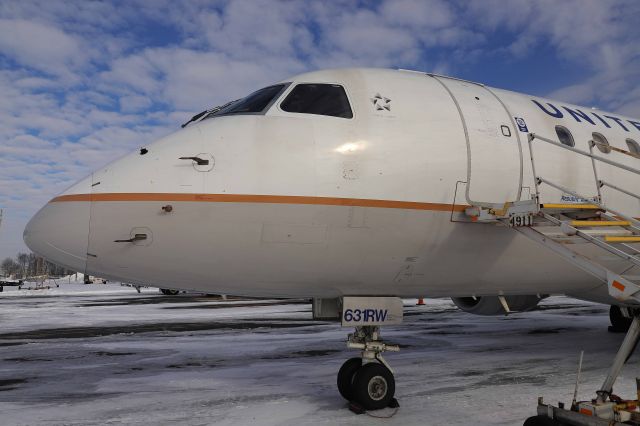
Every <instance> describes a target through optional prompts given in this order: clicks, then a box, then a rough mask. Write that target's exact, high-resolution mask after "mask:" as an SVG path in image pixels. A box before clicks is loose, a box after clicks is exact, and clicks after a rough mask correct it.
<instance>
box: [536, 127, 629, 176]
mask: <svg viewBox="0 0 640 426" xmlns="http://www.w3.org/2000/svg"><path fill="white" fill-rule="evenodd" d="M528 137H529V142H533V140H534V139H539V140H541V141H544V142H547V143H550V144H551V145H555V146H558V147H560V148H563V149H566V150H568V151H572V152H575V153H577V154H580V155H584V156H585V157H589V158H593V159H594V160H598V161H602V162H603V163H607V164H610V165H612V166H615V167H619V168H621V169H624V170H626V171H628V172H631V173H635V174H637V175H640V169H636V168H633V167H631V166H627V165H626V164H622V163H618V162H617V161H613V160H609V159H608V158H604V157H601V156H599V155H595V154H591V153H589V152H587V151H583V150H581V149H578V148H574V147H572V146H568V145H565V144H563V143H561V142H556V141H554V140H552V139H549V138H545V137H544V136H540V135H537V134H535V133H529V136H528Z"/></svg>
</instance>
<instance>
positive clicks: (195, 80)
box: [0, 0, 640, 259]
mask: <svg viewBox="0 0 640 426" xmlns="http://www.w3.org/2000/svg"><path fill="white" fill-rule="evenodd" d="M638 22H640V2H639V1H637V0H562V1H558V0H538V1H536V0H509V1H505V0H452V1H444V0H389V1H357V0H335V1H330V0H329V1H298V0H291V1H276V0H233V1H216V0H211V1H204V0H203V1H201V0H192V1H176V0H153V1H146V0H127V1H91V0H82V1H80V0H79V1H69V0H67V1H56V0H46V1H29V0H20V1H11V0H3V1H2V2H0V141H1V142H0V208H1V209H4V219H3V222H2V225H1V226H0V259H2V258H4V257H7V256H14V255H15V254H16V253H17V252H18V251H25V250H26V247H25V246H24V243H23V242H22V231H23V229H24V226H25V225H26V223H27V222H28V220H29V219H30V218H31V216H32V215H33V214H34V213H35V212H36V211H37V210H38V209H39V208H40V207H42V205H44V204H45V203H46V202H47V201H48V200H50V199H51V198H53V197H54V196H55V195H56V194H58V193H60V192H62V191H63V190H64V189H65V188H67V187H69V186H70V185H71V184H72V183H74V182H75V181H77V180H79V179H80V178H82V177H84V176H86V175H88V174H89V173H90V172H91V171H92V170H95V169H97V168H99V167H101V166H103V165H105V164H107V163H109V162H110V161H112V160H114V159H116V158H118V157H121V156H122V155H124V154H125V153H127V152H129V151H132V150H135V149H137V148H139V147H141V146H143V145H146V144H147V143H149V142H151V141H153V140H155V139H157V138H159V137H161V136H164V135H166V134H168V133H171V132H173V131H175V130H177V129H178V128H179V125H180V124H181V123H183V122H185V121H186V120H188V119H189V118H190V117H191V116H192V115H193V114H194V113H197V112H199V111H202V110H204V109H207V108H209V107H212V106H215V105H219V104H222V103H225V102H227V101H229V100H231V99H237V98H239V97H242V96H244V95H246V94H248V93H250V92H252V91H253V90H255V89H258V88H260V87H262V86H264V85H267V84H269V83H272V82H276V81H280V80H283V79H286V78H287V77H290V76H292V75H295V74H298V73H301V72H305V71H309V70H315V69H322V68H336V67H353V66H358V67H386V68H406V69H414V70H420V71H428V72H436V73H440V74H446V75H451V76H456V77H460V78H464V79H468V80H473V81H478V82H482V83H486V84H488V85H491V86H494V87H499V88H505V89H510V90H515V91H519V92H524V93H529V94H533V95H538V96H547V97H551V98H554V99H559V100H563V101H566V102H573V103H577V104H582V105H586V106H596V107H598V108H600V109H603V110H607V111H611V112H617V113H621V114H625V115H630V116H635V117H640V85H638V84H637V82H638V80H639V77H640V25H638Z"/></svg>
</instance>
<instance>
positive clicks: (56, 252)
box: [23, 194, 91, 272]
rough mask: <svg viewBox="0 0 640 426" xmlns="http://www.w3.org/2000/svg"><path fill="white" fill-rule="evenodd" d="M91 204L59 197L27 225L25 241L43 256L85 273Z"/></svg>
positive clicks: (24, 235) (32, 249) (24, 234)
mask: <svg viewBox="0 0 640 426" xmlns="http://www.w3.org/2000/svg"><path fill="white" fill-rule="evenodd" d="M90 208H91V206H90V203H89V202H88V201H73V198H72V197H68V196H67V197H66V198H65V196H64V194H63V196H61V197H56V198H54V199H53V200H51V201H50V202H49V203H48V204H47V205H45V206H44V207H43V208H42V209H41V210H40V211H39V212H38V213H36V215H35V216H34V217H33V218H31V220H30V221H29V223H28V224H27V226H26V228H25V230H24V233H23V239H24V242H25V244H26V245H27V247H29V248H30V249H31V251H33V252H34V253H36V254H37V255H39V256H42V257H44V258H46V259H47V260H49V261H51V262H53V263H56V264H58V265H61V266H64V267H66V268H68V269H71V270H73V271H78V272H83V271H84V270H85V268H86V262H87V245H88V238H89V213H90Z"/></svg>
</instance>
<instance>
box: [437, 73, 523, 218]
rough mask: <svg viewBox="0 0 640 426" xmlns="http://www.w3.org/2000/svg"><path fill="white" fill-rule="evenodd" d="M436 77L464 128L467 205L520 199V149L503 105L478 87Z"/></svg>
mask: <svg viewBox="0 0 640 426" xmlns="http://www.w3.org/2000/svg"><path fill="white" fill-rule="evenodd" d="M434 77H435V76H434ZM435 78H437V79H438V80H439V81H440V83H441V84H443V85H444V86H445V88H446V89H447V91H448V92H449V94H450V95H451V97H452V99H453V101H454V102H455V103H456V106H457V108H458V111H459V113H460V118H461V120H462V123H463V126H464V128H465V137H466V142H467V190H466V191H467V192H466V198H467V202H468V203H470V204H473V205H482V206H487V207H489V206H491V205H494V204H503V203H505V202H509V201H517V200H519V199H520V195H521V190H522V147H521V144H520V135H519V134H518V129H517V127H516V126H515V124H514V122H513V118H512V117H511V114H510V113H509V112H508V110H507V108H506V106H505V105H504V104H503V103H502V102H501V101H500V99H499V98H498V97H497V96H496V95H495V94H494V93H493V92H491V91H490V90H489V89H487V88H485V87H484V86H482V85H480V84H477V83H472V82H467V81H463V80H456V79H450V78H443V77H435Z"/></svg>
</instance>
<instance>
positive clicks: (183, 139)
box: [24, 69, 640, 409]
mask: <svg viewBox="0 0 640 426" xmlns="http://www.w3.org/2000/svg"><path fill="white" fill-rule="evenodd" d="M638 141H640V119H634V118H631V117H625V116H621V115H619V114H611V113H607V112H602V111H600V110H597V109H592V108H585V107H580V106H576V105H572V104H568V103H565V102H560V101H554V100H549V99H544V98H540V97H538V96H529V95H526V94H520V93H516V92H512V91H508V90H501V89H496V88H492V87H489V86H486V85H484V84H480V83H474V82H471V81H466V80H461V79H457V78H452V77H446V76H441V75H437V74H432V73H425V72H417V71H409V70H390V69H336V70H322V71H316V72H310V73H305V74H301V75H298V76H294V77H291V78H288V79H286V80H283V81H281V82H279V83H276V84H273V85H270V86H267V87H265V88H262V89H260V90H257V91H256V92H253V93H251V94H250V95H248V96H246V97H245V98H242V99H239V100H237V101H233V102H230V103H228V104H225V105H223V106H221V107H216V108H213V109H210V110H206V111H203V112H202V113H200V114H198V115H196V116H194V117H193V118H192V119H191V120H189V122H187V123H185V124H184V125H183V127H182V128H181V129H178V130H177V131H176V132H175V133H173V134H170V135H168V136H166V137H164V138H162V139H160V140H158V141H155V142H153V143H151V144H149V145H145V146H143V147H141V148H140V149H139V150H136V151H135V152H132V153H130V154H128V155H126V156H125V157H123V158H121V159H119V160H117V161H114V162H112V163H111V164H109V165H107V166H104V167H102V168H100V169H98V170H96V171H95V172H93V173H92V174H91V175H90V176H88V177H86V178H84V179H82V180H81V181H79V182H77V183H76V184H74V185H73V186H71V187H70V188H69V189H67V190H66V191H64V192H63V193H62V194H60V195H59V196H57V197H55V198H53V199H52V200H51V201H50V202H49V203H47V204H46V205H45V206H44V207H43V208H42V209H41V210H40V211H39V212H38V213H37V214H36V215H35V216H34V217H33V218H32V219H31V221H30V222H29V223H28V225H27V227H26V228H25V231H24V241H25V243H26V244H27V246H28V247H29V248H30V249H31V250H32V251H33V252H35V253H37V254H38V255H40V256H43V257H46V258H47V259H49V260H50V261H52V262H55V263H57V264H60V265H63V266H64V267H66V268H68V269H72V270H77V271H81V272H84V273H86V274H91V275H98V276H101V277H105V278H106V279H110V280H121V281H125V282H128V283H134V284H136V283H137V284H140V285H143V284H149V283H153V284H154V285H156V286H158V287H161V288H170V289H177V290H197V291H202V292H207V293H218V294H234V295H239V296H252V297H292V298H299V297H302V298H313V313H314V318H324V319H337V320H340V321H341V322H342V325H343V326H355V332H354V333H352V334H350V336H349V340H348V345H349V347H351V348H356V349H360V350H362V355H361V356H360V357H355V358H351V359H349V360H347V361H346V362H345V364H343V366H342V368H341V369H340V371H339V373H338V380H337V382H338V388H339V391H340V393H341V394H342V395H343V396H344V397H345V398H346V399H347V400H351V401H355V402H357V403H359V404H360V405H361V406H362V407H364V408H365V409H376V408H381V407H385V406H388V405H389V404H391V403H392V401H394V392H395V379H394V377H393V373H392V369H391V367H390V366H389V364H388V363H387V362H386V361H385V359H384V358H383V357H382V353H383V352H385V351H394V350H397V349H398V348H397V347H396V346H394V345H390V344H386V343H384V341H383V340H382V338H381V336H380V327H381V326H384V325H388V324H398V323H400V322H401V320H402V301H401V299H400V298H409V297H431V298H443V297H450V298H452V299H453V301H454V303H455V304H456V305H457V306H458V307H459V308H460V309H462V310H463V311H467V312H470V313H472V314H479V315H503V314H507V313H510V312H513V311H527V310H530V309H533V308H535V307H536V305H537V304H538V302H539V301H540V300H542V299H543V298H544V297H546V296H547V295H551V294H563V295H568V296H571V297H574V298H578V299H583V300H589V301H595V302H599V303H604V304H608V305H611V321H612V326H613V327H614V328H618V329H623V330H627V329H629V330H630V331H629V332H630V333H631V330H635V329H636V328H638V327H635V326H634V325H633V324H635V322H633V321H636V320H635V319H636V318H637V316H636V312H638V311H636V310H634V309H633V308H634V307H637V306H638V304H639V303H640V298H639V297H640V296H639V295H640V277H638V275H640V273H639V272H638V271H640V259H639V257H638V254H639V253H640V251H639V249H638V243H639V242H640V222H639V221H638V217H640V198H638V195H636V194H634V193H633V190H634V189H636V190H637V188H639V187H640V177H639V176H638V174H640V172H638V168H639V167H640V145H639V144H638ZM634 274H635V275H634ZM634 333H635V331H634ZM602 391H603V392H604V393H603V397H604V399H606V397H607V393H606V392H609V394H610V389H608V390H607V389H603V390H602Z"/></svg>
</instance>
